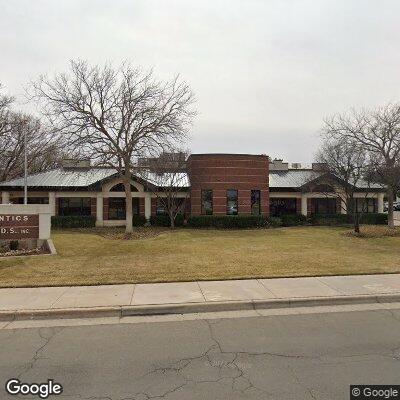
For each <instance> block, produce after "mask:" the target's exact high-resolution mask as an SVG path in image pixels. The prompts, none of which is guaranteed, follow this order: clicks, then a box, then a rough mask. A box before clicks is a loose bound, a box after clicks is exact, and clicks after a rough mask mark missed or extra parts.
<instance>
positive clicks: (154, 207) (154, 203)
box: [151, 197, 157, 215]
mask: <svg viewBox="0 0 400 400" xmlns="http://www.w3.org/2000/svg"><path fill="white" fill-rule="evenodd" d="M156 211H157V199H156V198H154V197H152V198H151V215H156Z"/></svg>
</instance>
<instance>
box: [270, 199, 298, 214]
mask: <svg viewBox="0 0 400 400" xmlns="http://www.w3.org/2000/svg"><path fill="white" fill-rule="evenodd" d="M269 211H270V214H271V215H272V216H273V217H279V216H280V215H287V214H296V212H297V199H295V198H286V197H280V198H279V197H272V198H270V200H269Z"/></svg>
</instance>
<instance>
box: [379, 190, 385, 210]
mask: <svg viewBox="0 0 400 400" xmlns="http://www.w3.org/2000/svg"><path fill="white" fill-rule="evenodd" d="M383 196H384V194H383V193H378V213H383Z"/></svg>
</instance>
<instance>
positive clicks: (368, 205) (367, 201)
mask: <svg viewBox="0 0 400 400" xmlns="http://www.w3.org/2000/svg"><path fill="white" fill-rule="evenodd" d="M353 200H354V206H355V210H356V212H358V213H375V212H377V209H378V207H377V203H376V199H372V198H360V199H353Z"/></svg>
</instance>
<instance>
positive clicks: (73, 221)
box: [51, 215, 96, 228]
mask: <svg viewBox="0 0 400 400" xmlns="http://www.w3.org/2000/svg"><path fill="white" fill-rule="evenodd" d="M94 226H96V217H92V216H91V215H89V216H61V215H57V216H55V217H51V227H52V228H93V227H94Z"/></svg>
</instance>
